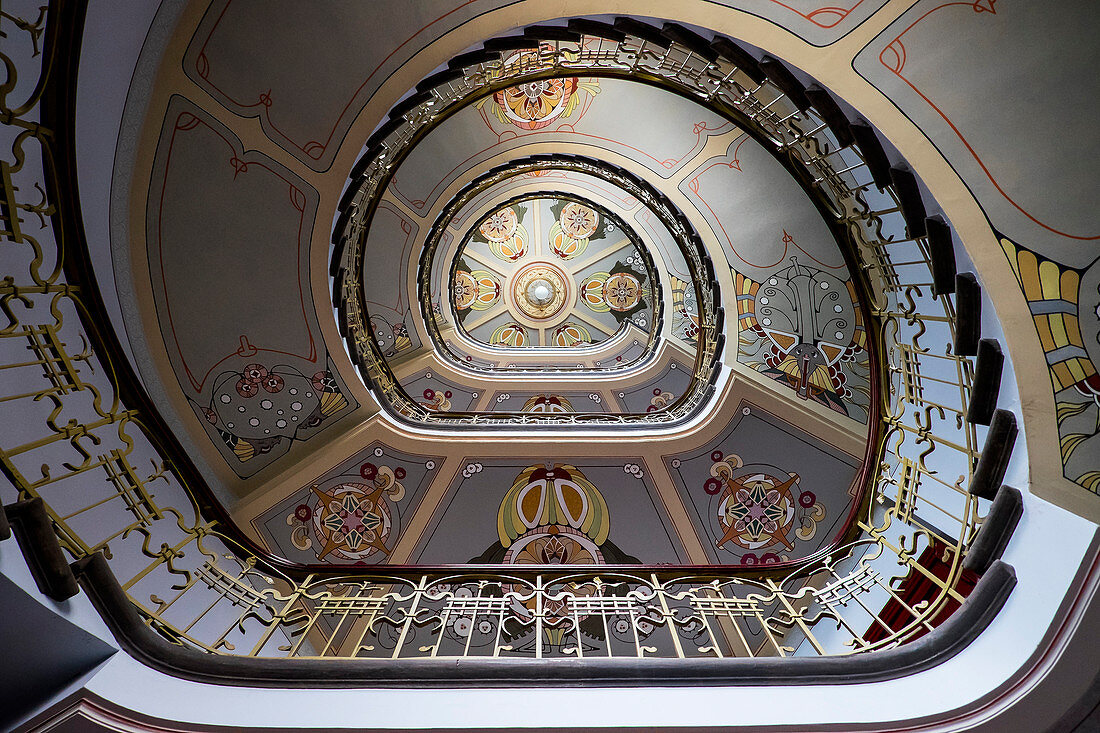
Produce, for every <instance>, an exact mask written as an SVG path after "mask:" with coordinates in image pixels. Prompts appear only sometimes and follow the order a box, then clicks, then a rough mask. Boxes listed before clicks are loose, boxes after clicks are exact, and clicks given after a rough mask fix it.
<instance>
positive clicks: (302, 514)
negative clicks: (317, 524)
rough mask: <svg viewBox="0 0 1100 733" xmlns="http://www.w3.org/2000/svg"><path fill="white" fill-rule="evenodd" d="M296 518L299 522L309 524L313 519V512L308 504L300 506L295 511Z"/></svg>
mask: <svg viewBox="0 0 1100 733" xmlns="http://www.w3.org/2000/svg"><path fill="white" fill-rule="evenodd" d="M294 517H295V518H296V519H297V520H298V521H299V522H308V521H309V520H310V519H313V510H312V509H310V508H309V505H308V504H299V505H298V506H297V507H295V509H294Z"/></svg>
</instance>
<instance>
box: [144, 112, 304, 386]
mask: <svg viewBox="0 0 1100 733" xmlns="http://www.w3.org/2000/svg"><path fill="white" fill-rule="evenodd" d="M200 126H202V127H204V128H206V129H207V130H209V131H210V132H212V133H214V134H215V135H217V136H218V137H219V138H221V140H222V141H223V142H225V144H226V146H227V147H228V148H229V157H228V159H227V161H226V162H228V164H229V165H230V166H232V167H233V169H234V172H233V178H234V180H236V179H237V178H238V177H239V176H241V175H242V174H245V173H248V172H250V171H252V170H254V169H263V170H265V171H267V172H268V173H270V174H272V175H273V176H275V177H276V178H278V179H280V180H281V181H283V182H284V183H286V184H287V194H288V198H287V203H288V204H289V205H290V206H291V207H293V208H294V209H295V210H296V211H297V212H298V214H299V216H298V231H297V240H296V244H297V249H296V259H295V261H296V262H301V254H302V242H303V239H305V240H306V241H307V242H308V239H309V234H310V228H309V226H308V225H307V223H306V221H305V209H306V195H305V193H303V192H302V190H301V189H299V188H298V187H297V186H296V185H295V184H294V183H292V182H291V181H290V180H288V179H287V178H286V177H285V176H283V175H281V174H280V173H279V172H278V171H275V170H273V169H272V168H269V167H268V166H266V165H264V164H263V163H259V162H256V161H248V162H246V161H244V160H242V159H241V158H240V157H239V155H238V153H237V150H236V147H235V146H234V145H233V143H232V142H231V141H230V140H229V139H228V138H227V137H226V136H225V135H223V134H222V133H221V132H219V131H218V130H217V129H215V128H214V127H212V126H210V125H208V124H206V123H205V122H204V121H203V120H201V119H200V118H198V117H196V116H195V115H193V114H191V113H189V112H181V113H180V114H179V115H178V116H177V117H176V122H175V124H174V125H173V128H172V135H171V138H170V141H169V144H168V149H167V154H166V155H165V159H164V165H163V171H164V172H163V180H162V181H161V186H160V188H161V192H160V200H159V201H158V204H157V206H158V211H157V232H156V236H157V242H156V247H157V257H158V259H159V260H160V266H159V269H160V284H161V291H162V292H163V293H164V309H165V312H166V315H167V319H168V330H169V331H170V332H171V334H172V342H173V344H174V345H175V351H176V355H177V358H178V360H179V365H180V367H181V368H182V369H183V372H184V373H185V374H186V375H187V380H188V382H189V383H190V386H191V388H192V389H193V390H194V391H195V392H196V393H200V394H201V393H202V390H203V387H204V386H205V384H206V380H207V379H209V377H210V374H211V373H212V372H213V371H214V370H215V369H217V368H218V366H219V365H221V364H222V363H224V362H225V361H226V360H228V359H231V358H233V357H251V356H254V355H255V354H256V353H258V352H260V351H265V352H268V353H272V354H282V355H284V356H292V357H297V358H299V359H304V360H306V361H309V362H312V363H316V362H317V358H318V355H317V344H316V342H315V340H314V338H313V329H311V328H310V326H309V317H308V315H307V310H306V297H305V290H304V284H303V283H302V271H301V268H300V267H299V268H298V298H299V305H300V307H301V311H302V324H303V325H304V327H305V331H306V334H307V336H308V344H309V345H308V349H307V350H306V351H305V353H294V352H290V351H284V350H281V349H271V348H264V347H263V346H256V345H254V344H252V343H251V341H250V340H249V337H248V334H247V333H242V334H241V335H240V346H239V347H238V348H237V349H236V350H235V351H232V352H230V353H228V354H226V355H225V356H223V357H222V358H221V359H218V360H217V361H216V362H214V363H213V364H211V365H210V366H209V367H208V368H207V369H205V371H204V370H202V368H201V367H193V365H192V364H190V363H189V362H188V360H187V356H186V355H185V354H184V352H183V348H182V347H181V345H180V341H179V336H178V334H177V332H176V323H175V316H174V315H173V312H172V299H171V294H170V291H169V288H168V276H167V273H166V272H165V269H164V202H165V197H166V190H167V185H168V172H169V171H170V170H171V160H172V150H173V148H174V147H175V143H176V139H177V136H178V135H179V134H180V133H182V132H189V131H193V130H196V129H198V128H199V127H200ZM240 155H243V153H241V154H240ZM213 164H214V161H211V165H213Z"/></svg>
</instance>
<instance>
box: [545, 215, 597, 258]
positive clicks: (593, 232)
mask: <svg viewBox="0 0 1100 733" xmlns="http://www.w3.org/2000/svg"><path fill="white" fill-rule="evenodd" d="M551 211H552V212H553V213H554V214H555V216H556V217H557V218H556V219H555V221H554V223H553V224H551V225H550V233H549V240H550V251H551V252H553V253H554V254H555V255H557V256H558V257H560V258H561V259H563V260H571V259H573V258H575V257H577V256H579V255H581V254H583V253H584V251H585V250H586V249H588V242H589V240H591V239H599V238H601V237H603V232H604V230H605V228H606V226H605V224H604V222H603V220H602V218H601V217H600V215H599V213H598V212H597V211H596V210H595V209H593V208H591V207H590V206H585V205H584V204H582V203H579V202H576V201H569V202H566V201H558V202H557V203H556V204H555V205H554V206H553V207H551Z"/></svg>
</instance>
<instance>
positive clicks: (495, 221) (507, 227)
mask: <svg viewBox="0 0 1100 733" xmlns="http://www.w3.org/2000/svg"><path fill="white" fill-rule="evenodd" d="M518 226H519V219H518V218H516V212H515V211H513V210H512V208H511V207H508V206H506V207H504V208H503V209H497V210H496V211H494V212H493V213H492V214H490V215H489V218H487V219H486V220H485V221H483V222H482V223H481V226H480V227H479V231H480V232H481V233H482V234H483V235H484V236H485V238H486V239H488V240H489V241H490V242H503V241H505V240H507V239H509V238H511V237H512V236H513V235H514V234H515V233H516V227H518Z"/></svg>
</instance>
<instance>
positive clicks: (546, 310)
mask: <svg viewBox="0 0 1100 733" xmlns="http://www.w3.org/2000/svg"><path fill="white" fill-rule="evenodd" d="M570 280H571V278H569V277H568V276H567V275H566V274H565V273H564V272H563V271H562V270H561V269H560V268H558V267H557V266H555V265H553V264H551V263H549V262H532V263H531V264H529V265H527V266H526V267H524V268H523V269H521V270H520V271H519V272H517V273H516V274H515V275H513V276H512V277H511V286H512V288H511V290H512V293H511V294H512V302H513V303H514V304H515V307H516V308H517V309H518V310H519V312H520V313H522V314H523V315H524V316H526V317H527V318H530V319H531V320H534V321H545V320H547V319H549V318H553V317H554V316H556V315H558V314H559V313H561V311H562V309H563V308H565V305H566V303H569V302H571V300H572V299H571V298H570V297H569V296H570V294H571V293H570V290H571V288H570V286H569V282H570Z"/></svg>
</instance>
